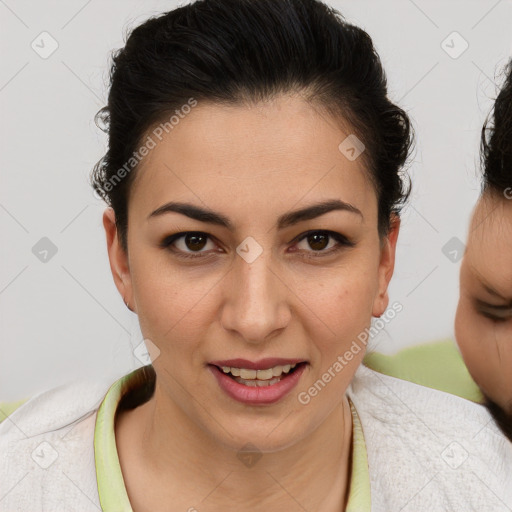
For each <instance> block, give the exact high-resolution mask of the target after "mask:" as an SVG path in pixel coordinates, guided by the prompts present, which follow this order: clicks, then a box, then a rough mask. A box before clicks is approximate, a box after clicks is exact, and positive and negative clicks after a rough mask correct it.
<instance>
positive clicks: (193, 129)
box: [103, 94, 399, 512]
mask: <svg viewBox="0 0 512 512" xmlns="http://www.w3.org/2000/svg"><path fill="white" fill-rule="evenodd" d="M338 121H339V120H338ZM341 125H342V123H341V122H335V120H334V119H333V118H329V117H328V116H327V115H326V114H325V113H321V112H320V111H319V110H318V108H313V107H312V106H311V105H310V104H308V103H307V102H306V101H305V100H304V99H303V98H302V97H301V96H300V95H298V94H294V95H292V94H285V95H280V96H278V97H276V98H275V99H273V100H272V101H268V102H265V103H259V104H257V105H252V106H250V107H249V106H243V105H236V106H226V105H223V106H220V105H216V104H213V103H200V104H198V106H196V107H195V108H194V109H193V110H192V112H191V113H190V114H188V115H187V116H186V117H185V118H184V119H183V120H181V121H180V123H179V124H178V125H177V126H175V128H174V129H173V130H172V131H171V132H170V133H169V134H168V135H167V136H166V137H165V138H164V139H163V140H162V142H160V143H159V144H158V145H157V147H156V148H154V149H153V150H152V151H151V152H150V154H149V155H148V156H147V157H146V158H145V160H144V161H143V162H142V163H141V164H142V166H141V167H140V168H139V169H138V170H137V173H138V174H137V177H136V180H135V182H134V184H133V187H132V189H131V195H130V201H129V213H128V252H127V253H125V252H124V251H123V250H122V248H121V245H120V243H119V239H118V236H117V232H116V228H115V223H114V220H115V217H114V212H113V211H112V209H110V208H108V209H107V210H106V211H105V213H104V216H103V223H104V227H105V231H106V236H107V246H108V254H109V260H110V266H111V270H112V275H113V277H114V281H115V284H116V286H117V288H118V290H119V293H120V294H121V296H122V297H123V298H124V299H125V300H126V301H127V302H128V304H129V305H130V308H131V309H132V310H133V311H134V312H136V313H137V315H138V317H139V322H140V326H141V330H142V333H143V334H144V337H145V338H148V339H150V340H151V341H152V342H153V343H154V344H155V345H156V346H157V347H158V349H159V350H160V354H159V356H158V357H157V358H156V359H155V360H154V361H153V366H154V369H155V372H156V375H157V380H156V388H155V393H154V395H153V397H152V398H151V399H150V400H149V401H148V402H146V403H145V404H143V405H141V406H139V407H137V408H136V409H134V410H131V411H127V412H124V413H123V414H121V415H120V416H119V420H118V422H117V423H116V429H115V433H116V442H117V448H118V452H119V457H120V463H121V468H122V471H123V476H124V479H125V484H126V487H127V491H128V494H129V498H130V501H131V502H132V506H133V509H134V511H143V510H152V511H158V510H181V511H183V510H189V509H190V510H194V509H193V508H192V509H191V507H197V510H201V511H202V512H203V511H213V510H227V509H231V508H234V507H235V506H236V508H237V510H241V511H246V510H247V511H253V512H254V511H260V510H261V511H265V512H266V511H268V510H281V509H282V510H290V511H291V510H304V509H306V510H317V511H334V510H337V511H339V510H342V509H344V506H345V504H346V500H347V492H348V480H349V476H350V451H351V436H352V418H351V412H350V409H349V404H348V401H347V398H346V396H345V391H346V388H347V386H348V384H349V383H350V381H351V379H352V377H353V375H354V373H355V371H356V369H357V367H358V366H359V364H360V362H361V360H362V358H363V357H364V350H361V351H360V352H359V353H358V354H357V355H355V356H354V359H353V360H352V361H351V362H350V364H349V365H347V366H346V367H345V368H344V369H343V371H341V372H340V373H339V374H337V375H336V377H335V378H334V379H332V381H331V382H330V383H329V384H328V385H327V386H326V387H325V388H324V389H323V390H322V391H321V393H319V394H318V396H316V397H315V398H314V399H312V400H311V402H310V403H309V404H308V405H306V406H305V405H302V404H301V403H299V401H298V399H297V395H298V394H299V393H300V392H301V391H306V390H307V389H308V388H309V387H311V386H312V385H313V383H314V382H315V381H317V380H318V379H319V378H320V377H321V376H322V374H323V373H324V372H325V371H326V370H327V369H328V368H329V367H330V366H332V364H333V363H334V362H335V361H336V358H337V357H338V355H341V354H343V353H344V352H345V351H346V350H347V349H348V348H349V347H350V345H351V343H352V341H353V340H355V339H356V338H357V335H358V334H359V333H360V332H361V331H363V330H364V329H365V328H367V327H368V326H369V325H370V321H371V316H372V315H373V316H380V315H381V314H382V313H383V312H384V311H385V309H386V307H387V305H388V295H387V287H388V283H389V281H390V279H391V276H392V274H393V267H394V261H395V247H396V240H397V236H398V231H399V220H398V218H396V217H394V218H393V223H392V226H391V229H390V231H389V234H388V235H387V236H385V237H380V236H379V233H378V230H377V196H376V192H375V189H374V187H373V186H372V185H371V183H370V180H369V177H368V172H367V170H366V169H365V164H364V161H363V158H361V157H359V158H358V159H356V160H354V161H349V160H348V159H347V158H346V157H345V156H344V155H343V154H342V153H341V152H340V151H339V150H338V145H339V144H340V143H341V141H343V140H344V139H345V138H346V137H347V135H348V134H349V133H351V132H350V131H349V130H348V129H347V128H345V129H343V128H342V127H341ZM327 199H340V200H342V201H345V202H346V203H349V204H351V205H353V206H354V207H356V208H357V209H359V210H360V212H361V213H360V214H357V213H354V212H351V211H346V210H335V211H330V212H328V213H325V214H323V215H321V216H319V217H316V218H314V219H311V220H303V221H301V222H299V223H297V224H295V225H291V226H288V227H286V228H284V229H281V230H278V229H277V228H276V221H277V218H278V217H279V216H281V215H283V214H285V213H288V212H290V211H292V210H297V209H301V208H304V207H306V206H310V205H312V204H316V203H319V202H321V201H325V200H327ZM169 201H181V202H188V203H192V204H194V205H197V206H200V207H207V208H209V209H211V210H214V211H216V212H219V213H222V215H224V216H226V217H228V218H229V219H230V221H231V222H232V223H233V230H232V231H230V230H229V229H227V228H225V227H221V226H217V225H213V224H210V223H206V222H201V221H198V220H194V219H191V218H189V217H187V216H185V215H182V214H179V213H175V212H171V213H166V214H164V215H161V216H156V217H152V218H150V219H148V216H149V215H150V214H151V212H153V211H154V210H156V209H157V208H159V207H160V206H162V205H163V204H165V203H168V202H169ZM319 229H324V230H331V231H333V232H335V233H340V234H342V235H344V236H345V237H346V238H348V239H349V240H351V241H352V242H353V243H354V244H355V245H354V246H353V247H349V246H344V245H338V243H337V242H336V240H335V239H333V238H328V239H327V240H326V241H325V243H324V245H323V246H322V247H320V249H319V246H318V245H315V241H314V240H312V241H311V243H308V239H307V238H304V239H303V240H300V241H299V240H297V239H298V238H299V237H300V235H302V234H304V233H305V232H306V231H308V230H319ZM186 231H201V232H204V233H207V234H208V235H209V236H210V238H207V239H206V242H203V247H202V248H197V247H196V246H194V245H193V244H190V243H189V244H188V245H187V244H186V243H185V238H183V237H182V238H181V239H179V240H177V241H176V242H175V243H174V252H173V251H172V250H171V248H170V247H167V248H164V247H161V246H160V244H161V242H162V241H163V240H164V239H165V238H166V237H168V236H169V235H173V234H175V233H180V232H186ZM248 236H250V237H253V238H254V239H255V240H256V241H257V242H258V244H259V245H260V246H261V248H262V250H263V252H262V254H261V255H260V256H259V257H257V258H256V259H255V260H254V261H253V262H252V263H250V264H249V263H247V262H246V261H245V260H244V259H243V258H241V257H240V256H239V255H238V254H237V252H236V248H237V247H238V246H239V245H240V244H241V242H242V241H243V240H244V239H245V238H246V237H248ZM336 246H338V247H339V250H338V251H336V252H331V253H330V254H325V255H321V256H318V252H319V250H320V253H321V254H323V253H328V252H329V251H330V250H331V248H332V247H336ZM179 251H182V253H183V252H185V253H188V254H190V253H193V252H194V251H195V254H197V252H198V251H199V252H202V253H203V255H201V256H200V257H198V258H197V259H195V260H187V259H184V258H180V257H179V256H178V254H179ZM315 255H316V256H315ZM308 256H310V257H309V258H308ZM236 357H241V358H245V359H249V360H253V361H257V360H259V359H262V358H264V357H285V358H300V359H303V360H307V361H308V366H307V367H306V370H305V372H304V374H303V375H302V376H301V379H300V381H299V384H298V386H297V387H296V388H295V389H294V390H293V391H292V392H291V393H290V394H288V395H287V396H286V397H285V398H284V399H282V400H280V401H279V402H277V403H275V404H272V405H264V406H248V405H245V404H242V403H239V402H237V401H235V400H233V399H232V398H230V397H228V396H227V395H225V394H224V392H223V391H222V390H221V389H220V388H219V386H218V384H217V381H216V379H215V378H214V376H213V375H212V374H211V372H210V371H209V370H208V369H207V363H208V362H209V361H212V360H215V359H217V360H218V359H231V358H236ZM248 442H250V443H252V444H253V445H255V446H256V447H257V449H258V450H259V451H260V452H261V453H262V454H263V456H262V457H261V459H260V460H259V461H258V462H257V463H256V464H255V465H254V466H253V467H251V468H248V467H246V466H244V465H243V464H242V463H241V462H240V460H239V459H238V458H237V457H236V455H237V452H238V451H239V450H240V448H241V447H242V446H244V445H245V444H246V443H248ZM148 489H151V492H148Z"/></svg>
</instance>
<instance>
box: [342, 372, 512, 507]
mask: <svg viewBox="0 0 512 512" xmlns="http://www.w3.org/2000/svg"><path fill="white" fill-rule="evenodd" d="M348 394H349V396H350V398H351V400H352V402H353V404H354V406H355V408H356V410H357V414H358V415H359V417H360V421H361V425H362V430H363V432H364V438H365V442H366V448H367V454H368V466H369V471H370V480H371V486H372V499H373V497H374V498H375V499H376V500H377V501H378V502H379V503H380V504H381V506H382V508H383V509H385V510H415V511H418V510H427V508H428V507H427V508H425V504H428V505H429V507H430V508H429V510H463V509H464V510H508V508H507V506H506V505H505V504H510V503H512V487H511V486H510V481H507V479H509V478H510V477H509V475H510V474H512V443H510V442H509V441H508V440H507V439H506V438H505V437H504V436H503V435H502V434H501V433H500V431H499V429H498V428H497V427H496V426H495V425H494V422H493V421H492V417H491V416H490V414H489V413H488V411H487V410H486V409H485V407H483V406H482V405H479V404H477V403H474V402H472V401H470V400H466V399H463V398H461V397H459V396H456V395H453V394H450V393H446V392H444V391H441V390H438V389H433V388H431V387H426V386H422V385H419V384H415V383H413V382H409V381H406V380H403V379H400V378H396V377H392V376H389V375H385V374H383V373H379V372H377V371H375V370H372V369H370V368H368V367H366V366H361V367H360V368H359V369H358V370H357V372H356V375H355V377H354V379H353V381H352V383H351V385H350V387H349V390H348ZM377 509H379V508H378V507H377ZM379 510H380V509H379Z"/></svg>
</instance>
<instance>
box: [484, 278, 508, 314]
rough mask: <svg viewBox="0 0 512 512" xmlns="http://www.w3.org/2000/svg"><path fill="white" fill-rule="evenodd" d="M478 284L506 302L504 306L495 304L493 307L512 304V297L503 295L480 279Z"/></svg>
mask: <svg viewBox="0 0 512 512" xmlns="http://www.w3.org/2000/svg"><path fill="white" fill-rule="evenodd" d="M480 284H481V285H482V287H483V288H484V289H485V291H487V292H488V293H489V294H490V295H493V296H494V297H498V298H499V299H501V300H503V301H505V302H507V304H506V305H505V306H495V307H504V308H509V307H511V306H512V298H511V297H504V296H503V295H502V294H501V293H499V292H498V291H496V290H495V289H494V288H492V287H491V286H489V285H488V284H487V283H484V282H483V281H482V280H481V279H480Z"/></svg>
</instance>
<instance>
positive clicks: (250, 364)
mask: <svg viewBox="0 0 512 512" xmlns="http://www.w3.org/2000/svg"><path fill="white" fill-rule="evenodd" d="M305 362H306V361H305V360H304V359H284V358H282V357H267V358H265V359H260V360H259V361H249V360H248V359H225V360H223V361H221V360H218V361H210V363H209V364H211V365H214V366H218V367H222V366H228V367H230V368H245V369H247V370H266V369H268V368H273V367H274V366H286V365H287V364H290V365H291V364H297V363H305Z"/></svg>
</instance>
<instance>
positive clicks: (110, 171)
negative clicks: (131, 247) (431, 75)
mask: <svg viewBox="0 0 512 512" xmlns="http://www.w3.org/2000/svg"><path fill="white" fill-rule="evenodd" d="M280 92H301V93H302V94H303V95H305V97H306V98H307V100H308V101H310V102H311V103H314V104H316V105H317V106H319V107H322V108H323V109H324V110H325V111H326V112H328V113H331V114H333V115H334V116H337V117H338V118H339V119H345V120H346V121H348V123H349V124H350V126H351V129H353V131H354V134H355V135H356V136H357V137H358V138H359V139H360V140H361V141H362V142H363V143H364V145H365V147H366V150H365V151H364V153H363V155H362V158H363V161H364V162H365V163H366V165H367V168H368V170H369V177H370V178H371V180H372V182H373V183H374V185H375V189H376V192H377V197H378V213H379V232H380V233H381V234H384V233H386V232H387V230H388V229H389V220H390V215H391V213H392V212H393V211H395V212H397V213H398V212H399V210H400V207H401V205H402V204H403V203H404V202H405V200H406V198H407V196H408V194H409V188H408V187H407V186H406V184H405V181H404V180H403V177H402V176H401V173H400V169H401V167H402V166H403V165H404V163H405V161H406V159H407V156H408V154H409V150H410V147H411V144H412V140H413V135H412V128H411V126H410V122H409V118H408V116H407V114H406V113H405V112H404V111H403V110H402V109H401V108H399V107H398V106H396V105H394V104H393V103H392V102H391V101H390V100H389V99H388V98H387V82H386V76H385V73H384V71H383V69H382V65H381V61H380V59H379V56H378V55H377V53H376V51H375V49H374V47H373V44H372V40H371V38H370V36H369V35H368V34H367V33H366V32H365V31H364V30H362V29H360V28H358V27H355V26H353V25H350V24H349V23H347V22H345V21H344V19H343V17H342V16H341V15H340V14H339V13H338V12H337V11H335V10H334V9H332V8H330V7H328V6H327V5H325V4H323V3H321V2H319V1H317V0H198V1H196V2H194V3H191V4H189V5H185V6H183V7H180V8H177V9H175V10H172V11H170V12H167V13H164V14H162V15H160V16H158V17H153V18H150V19H148V20H147V21H146V22H144V23H143V24H142V25H140V26H138V27H136V28H135V29H134V30H133V31H132V32H131V34H130V36H129V37H128V39H127V41H126V45H125V47H124V48H122V49H120V50H118V51H116V52H115V54H114V56H113V64H112V68H111V73H110V91H109V95H108V104H107V106H106V107H104V108H103V109H102V110H100V112H98V114H97V121H98V120H103V121H104V122H105V126H106V130H107V131H108V136H109V141H108V151H107V153H106V155H105V156H104V157H103V158H102V159H101V160H100V161H99V162H98V163H97V164H96V166H95V168H94V170H93V172H92V176H91V178H92V179H91V182H92V185H93V187H94V189H95V190H96V191H97V192H98V193H99V194H100V195H101V196H102V197H103V198H104V199H105V201H106V202H107V203H108V204H109V205H111V206H112V207H113V209H114V211H115V213H116V224H117V229H118V233H119V236H120V241H121V243H122V245H123V247H124V249H125V250H127V211H128V200H129V191H130V185H131V183H132V182H133V178H134V173H135V169H136V167H137V166H136V165H133V164H135V161H134V160H133V154H134V152H135V151H136V150H137V148H138V147H139V146H140V144H141V143H142V142H143V140H144V138H145V137H146V136H147V131H148V130H149V129H150V128H151V127H152V126H155V124H157V123H159V122H162V120H163V119H166V118H167V119H168V118H169V116H170V115H172V114H173V113H174V112H175V111H176V110H177V109H180V108H181V107H182V106H183V105H187V103H188V102H190V100H191V98H193V99H194V101H198V102H200V101H203V100H204V101H211V102H218V103H229V104H233V103H235V104H236V103H243V102H254V101H259V100H265V99H269V98H271V97H272V96H274V95H276V94H277V93H280ZM347 135H348V134H347ZM340 142H341V140H340ZM127 162H131V164H130V165H131V166H132V168H131V169H129V171H130V172H127V171H126V169H127V167H126V165H127ZM171 166H172V163H171ZM122 168H124V169H125V171H124V172H123V173H122V175H123V176H124V177H123V179H122V180H120V179H115V178H119V175H120V174H121V173H120V169H122ZM116 173H117V176H116ZM125 175H126V176H125Z"/></svg>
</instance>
